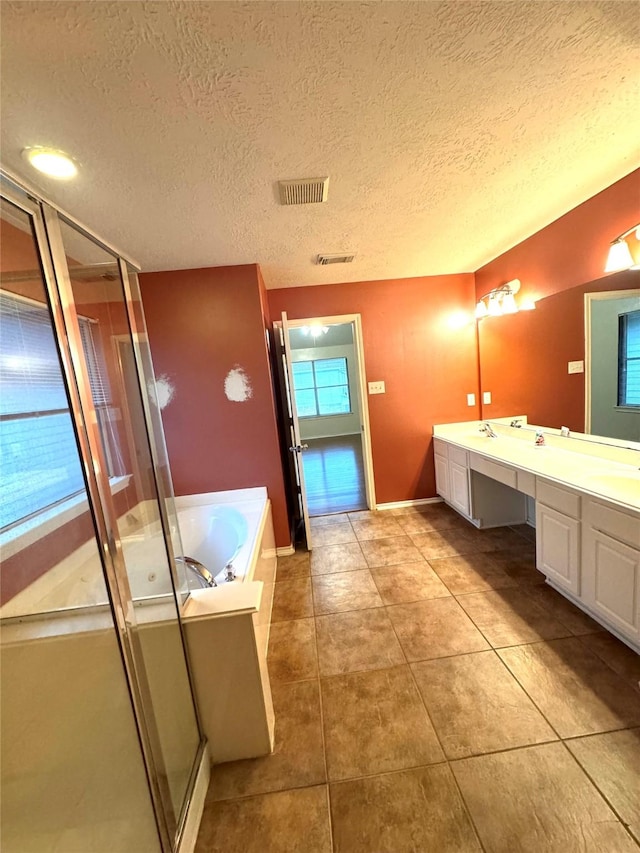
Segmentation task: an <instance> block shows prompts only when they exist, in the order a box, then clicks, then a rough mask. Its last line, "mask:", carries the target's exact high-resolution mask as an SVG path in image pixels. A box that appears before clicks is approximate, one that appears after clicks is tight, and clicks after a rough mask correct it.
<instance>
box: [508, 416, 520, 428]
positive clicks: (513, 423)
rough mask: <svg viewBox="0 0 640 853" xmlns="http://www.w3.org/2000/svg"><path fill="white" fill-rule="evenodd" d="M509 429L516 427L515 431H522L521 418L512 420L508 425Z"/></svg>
mask: <svg viewBox="0 0 640 853" xmlns="http://www.w3.org/2000/svg"><path fill="white" fill-rule="evenodd" d="M509 426H510V427H517V429H522V418H514V419H513V420H512V421H511V423H510V424H509Z"/></svg>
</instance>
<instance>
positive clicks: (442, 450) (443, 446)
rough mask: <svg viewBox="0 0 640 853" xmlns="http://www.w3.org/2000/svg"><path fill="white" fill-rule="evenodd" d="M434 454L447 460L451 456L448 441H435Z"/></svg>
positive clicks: (435, 439) (437, 439)
mask: <svg viewBox="0 0 640 853" xmlns="http://www.w3.org/2000/svg"><path fill="white" fill-rule="evenodd" d="M433 452H434V453H435V454H436V456H443V457H444V458H445V459H447V458H448V456H449V445H448V444H447V442H446V441H442V440H441V439H439V438H434V439H433Z"/></svg>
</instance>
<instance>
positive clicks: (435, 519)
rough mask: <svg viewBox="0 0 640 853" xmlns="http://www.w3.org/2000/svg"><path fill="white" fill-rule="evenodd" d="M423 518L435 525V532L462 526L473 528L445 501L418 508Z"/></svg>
mask: <svg viewBox="0 0 640 853" xmlns="http://www.w3.org/2000/svg"><path fill="white" fill-rule="evenodd" d="M418 510H419V512H420V514H421V516H422V517H423V518H425V519H428V520H429V521H430V522H431V524H432V525H433V529H434V530H447V529H450V528H452V527H459V526H460V524H463V525H465V526H469V527H471V525H469V523H468V522H467V521H465V520H464V519H463V518H462V516H461V515H460V513H458V512H456V511H455V510H453V509H451V507H450V506H447V504H446V503H444V501H441V502H440V503H434V504H425V505H423V506H420V507H418Z"/></svg>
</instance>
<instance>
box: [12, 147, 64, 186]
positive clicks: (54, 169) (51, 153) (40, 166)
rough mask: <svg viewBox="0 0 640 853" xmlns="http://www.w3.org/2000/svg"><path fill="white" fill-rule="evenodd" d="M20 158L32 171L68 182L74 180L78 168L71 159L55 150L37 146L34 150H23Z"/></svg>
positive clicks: (62, 152)
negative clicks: (35, 170) (30, 166)
mask: <svg viewBox="0 0 640 853" xmlns="http://www.w3.org/2000/svg"><path fill="white" fill-rule="evenodd" d="M22 156H23V157H24V159H25V160H26V161H27V163H30V164H31V165H32V166H33V168H34V169H37V170H38V171H39V172H43V173H44V174H45V175H48V176H49V177H50V178H56V179H57V180H60V181H68V180H69V178H75V176H76V175H77V174H78V167H77V166H76V164H75V163H74V161H73V160H72V158H71V157H69V155H68V154H65V153H64V151H58V150H57V149H56V148H43V147H42V146H39V145H38V146H35V147H34V148H25V149H24V150H23V152H22Z"/></svg>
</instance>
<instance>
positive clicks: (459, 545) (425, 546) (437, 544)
mask: <svg viewBox="0 0 640 853" xmlns="http://www.w3.org/2000/svg"><path fill="white" fill-rule="evenodd" d="M411 540H412V542H413V544H414V545H415V546H416V548H417V549H418V550H419V551H420V553H421V554H422V556H423V557H424V558H425V560H438V559H440V558H441V557H457V556H459V555H460V554H477V553H478V547H477V545H476V544H475V542H474V539H473V535H472V534H471V533H469V532H468V531H462V530H459V529H457V528H453V529H451V530H449V529H441V530H434V531H433V532H431V533H412V534H411Z"/></svg>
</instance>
